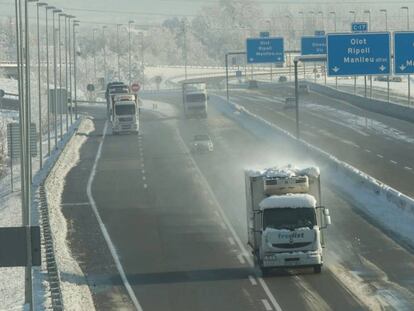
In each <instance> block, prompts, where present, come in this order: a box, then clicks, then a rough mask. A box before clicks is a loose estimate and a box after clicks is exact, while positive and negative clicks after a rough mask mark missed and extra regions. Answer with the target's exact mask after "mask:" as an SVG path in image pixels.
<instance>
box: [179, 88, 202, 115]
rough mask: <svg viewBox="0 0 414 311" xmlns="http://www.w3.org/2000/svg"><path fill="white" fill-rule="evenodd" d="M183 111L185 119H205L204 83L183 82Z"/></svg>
mask: <svg viewBox="0 0 414 311" xmlns="http://www.w3.org/2000/svg"><path fill="white" fill-rule="evenodd" d="M182 90H183V109H184V115H185V117H186V118H192V117H201V118H207V101H208V96H207V85H206V83H205V82H183V84H182Z"/></svg>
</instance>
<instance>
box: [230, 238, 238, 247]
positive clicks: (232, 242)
mask: <svg viewBox="0 0 414 311" xmlns="http://www.w3.org/2000/svg"><path fill="white" fill-rule="evenodd" d="M228 239H229V243H230V244H231V246H234V245H236V242H234V239H233V238H232V237H228Z"/></svg>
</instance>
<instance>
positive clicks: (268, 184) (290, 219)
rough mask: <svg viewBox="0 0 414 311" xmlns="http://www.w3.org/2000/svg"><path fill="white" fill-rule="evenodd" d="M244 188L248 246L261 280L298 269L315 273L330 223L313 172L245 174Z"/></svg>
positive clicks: (310, 169)
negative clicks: (274, 271)
mask: <svg viewBox="0 0 414 311" xmlns="http://www.w3.org/2000/svg"><path fill="white" fill-rule="evenodd" d="M245 182H246V208H247V229H248V244H249V246H250V247H251V249H252V254H253V256H254V259H255V264H256V265H258V266H259V268H260V269H261V271H262V274H263V275H266V274H268V273H269V272H270V270H271V269H273V268H302V267H312V268H313V269H314V272H315V273H320V272H321V268H322V265H323V253H322V248H323V247H324V246H325V245H324V244H325V241H324V235H323V229H326V228H327V226H328V225H330V223H331V218H330V215H329V210H328V209H327V208H325V207H323V206H321V187H320V172H319V168H317V167H308V168H304V169H298V168H294V167H292V166H287V167H282V168H271V169H265V170H262V171H251V170H248V171H245Z"/></svg>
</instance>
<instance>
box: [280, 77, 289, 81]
mask: <svg viewBox="0 0 414 311" xmlns="http://www.w3.org/2000/svg"><path fill="white" fill-rule="evenodd" d="M279 82H287V77H286V76H280V77H279Z"/></svg>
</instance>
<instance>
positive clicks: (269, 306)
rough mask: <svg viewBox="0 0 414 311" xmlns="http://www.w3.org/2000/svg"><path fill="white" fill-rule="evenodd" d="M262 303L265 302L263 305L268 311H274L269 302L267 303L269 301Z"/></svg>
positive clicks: (264, 300) (263, 300) (265, 300)
mask: <svg viewBox="0 0 414 311" xmlns="http://www.w3.org/2000/svg"><path fill="white" fill-rule="evenodd" d="M262 302H263V305H264V307H265V309H266V311H271V310H273V309H272V306H271V305H270V303H269V301H267V299H262Z"/></svg>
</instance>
